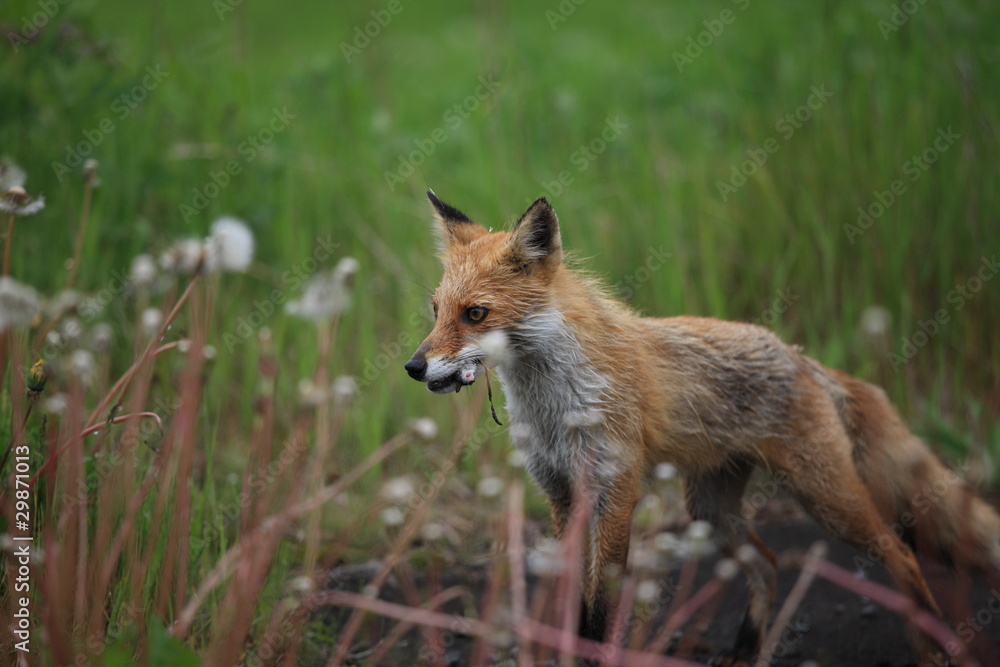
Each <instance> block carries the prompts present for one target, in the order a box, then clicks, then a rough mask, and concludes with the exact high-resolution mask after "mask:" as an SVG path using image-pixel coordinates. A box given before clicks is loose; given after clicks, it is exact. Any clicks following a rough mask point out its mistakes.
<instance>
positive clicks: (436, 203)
mask: <svg viewBox="0 0 1000 667" xmlns="http://www.w3.org/2000/svg"><path fill="white" fill-rule="evenodd" d="M427 198H428V199H429V200H430V201H431V205H432V206H433V207H434V210H435V211H437V212H438V215H440V216H441V217H442V218H443V219H445V220H448V221H450V222H472V220H469V217H468V216H467V215H465V214H464V213H462V212H461V211H459V210H458V209H457V208H455V207H454V206H451V205H450V204H446V203H444V202H443V201H441V200H440V199H438V196H437V195H436V194H434V191H433V190H428V191H427Z"/></svg>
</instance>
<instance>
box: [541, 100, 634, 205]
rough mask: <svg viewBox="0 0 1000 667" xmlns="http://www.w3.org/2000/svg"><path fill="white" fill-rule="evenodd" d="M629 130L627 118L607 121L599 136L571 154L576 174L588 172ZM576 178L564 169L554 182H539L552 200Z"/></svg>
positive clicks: (546, 195)
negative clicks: (609, 147)
mask: <svg viewBox="0 0 1000 667" xmlns="http://www.w3.org/2000/svg"><path fill="white" fill-rule="evenodd" d="M627 129H628V119H627V118H622V117H621V116H615V117H614V118H607V119H605V121H604V128H603V129H602V130H601V133H600V134H599V135H598V136H596V137H594V138H593V139H591V140H590V141H588V142H587V143H585V144H581V145H580V147H579V148H577V149H576V150H574V151H573V152H572V153H570V154H569V163H570V164H571V165H573V166H574V167H575V168H576V173H577V174H582V173H583V172H585V171H587V169H588V168H589V167H590V165H591V163H592V162H593V161H594V160H596V159H597V158H598V157H599V156H600V155H601V154H602V153H604V151H606V150H608V146H610V145H611V144H613V143H614V142H615V141H617V140H618V138H619V137H621V136H622V135H623V134H625V131H626V130H627ZM575 178H576V177H575V176H574V174H573V172H572V171H570V170H568V169H564V170H562V171H560V172H559V173H558V174H557V175H556V178H555V179H554V180H551V181H545V180H543V181H539V183H540V184H541V186H542V191H543V196H545V197H548V198H550V199H552V198H554V197H558V196H559V195H560V194H562V192H563V190H565V189H566V188H567V187H569V186H570V185H572V184H573V180H574V179H575ZM532 201H534V200H533V199H531V198H530V197H529V198H528V199H527V200H526V202H527V203H528V204H530V203H531V202H532Z"/></svg>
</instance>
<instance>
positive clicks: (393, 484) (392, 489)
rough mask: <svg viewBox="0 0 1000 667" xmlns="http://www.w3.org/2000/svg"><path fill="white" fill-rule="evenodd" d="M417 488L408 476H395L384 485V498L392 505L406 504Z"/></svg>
mask: <svg viewBox="0 0 1000 667" xmlns="http://www.w3.org/2000/svg"><path fill="white" fill-rule="evenodd" d="M415 492H416V489H414V487H413V482H412V481H410V479H409V478H407V477H393V478H392V479H390V480H389V481H387V482H386V483H385V484H383V485H382V498H383V499H384V500H385V501H386V502H387V503H389V504H390V505H406V504H408V503H409V502H410V500H411V499H412V498H413V494H414V493H415Z"/></svg>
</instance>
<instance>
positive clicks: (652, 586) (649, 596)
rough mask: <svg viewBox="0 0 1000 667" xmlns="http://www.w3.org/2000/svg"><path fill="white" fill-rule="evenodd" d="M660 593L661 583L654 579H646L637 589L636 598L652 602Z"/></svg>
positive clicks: (640, 600)
mask: <svg viewBox="0 0 1000 667" xmlns="http://www.w3.org/2000/svg"><path fill="white" fill-rule="evenodd" d="M659 594H660V584H659V583H658V582H656V581H653V580H652V579H646V580H645V581H643V582H641V583H640V584H639V585H638V586H637V587H636V589H635V599H636V600H638V601H639V602H644V603H645V602H652V601H653V600H655V599H656V597H657V596H658V595H659Z"/></svg>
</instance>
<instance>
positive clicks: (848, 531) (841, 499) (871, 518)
mask: <svg viewBox="0 0 1000 667" xmlns="http://www.w3.org/2000/svg"><path fill="white" fill-rule="evenodd" d="M845 437H846V436H845ZM811 449H812V452H813V454H812V457H814V458H815V459H819V460H811V461H809V462H808V465H797V466H795V471H794V474H791V472H792V471H791V470H788V472H789V475H788V480H789V481H790V483H791V487H792V492H793V493H794V495H795V496H796V497H797V498H798V500H799V501H800V502H801V503H802V505H803V506H804V507H805V509H806V511H808V512H809V513H810V514H811V515H812V516H813V518H814V519H816V521H817V522H818V523H819V524H820V525H821V526H822V527H823V528H824V529H825V530H826V531H827V532H829V533H830V534H832V535H834V536H836V537H838V538H840V539H842V540H844V541H845V542H847V543H848V544H851V545H852V546H854V547H855V548H857V549H859V550H861V551H862V552H868V553H876V554H878V555H879V556H880V557H881V560H882V562H883V563H884V564H885V566H886V569H888V570H889V573H890V574H891V575H892V578H893V579H894V580H895V582H896V585H897V587H898V588H899V589H900V591H901V592H903V593H904V594H906V595H907V596H909V597H910V598H911V599H912V600H913V601H914V602H915V603H916V604H917V605H918V606H919V607H921V608H923V609H925V610H927V611H929V612H931V613H933V614H935V615H937V616H941V610H940V609H939V608H938V605H937V602H935V600H934V596H933V595H932V594H931V592H930V588H929V587H928V585H927V581H926V580H925V579H924V576H923V574H922V573H921V571H920V566H919V564H918V563H917V559H916V557H915V556H914V555H913V552H912V551H911V550H910V548H909V547H908V546H906V545H905V544H904V543H903V542H902V541H901V540H900V539H899V538H898V537H897V535H896V534H895V533H894V532H893V531H892V530H890V529H889V528H888V527H887V526H884V525H883V519H882V517H881V516H880V514H879V512H878V508H877V506H876V505H875V501H874V500H873V499H872V496H871V493H870V492H869V491H868V488H867V487H866V486H865V485H864V483H863V482H862V480H861V477H860V475H859V474H858V472H857V470H856V468H855V467H854V463H853V461H852V460H851V457H850V454H849V452H850V448H849V447H847V446H844V445H843V444H842V443H823V446H821V447H813V448H811ZM914 634H915V637H916V643H917V649H918V651H919V652H920V656H919V662H920V664H921V665H933V664H943V663H937V662H935V661H934V657H933V656H934V655H935V654H936V652H937V651H938V649H937V648H936V647H935V645H934V644H933V642H931V640H930V639H929V638H927V637H926V636H924V635H922V634H920V633H918V632H916V631H915V630H914Z"/></svg>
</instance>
